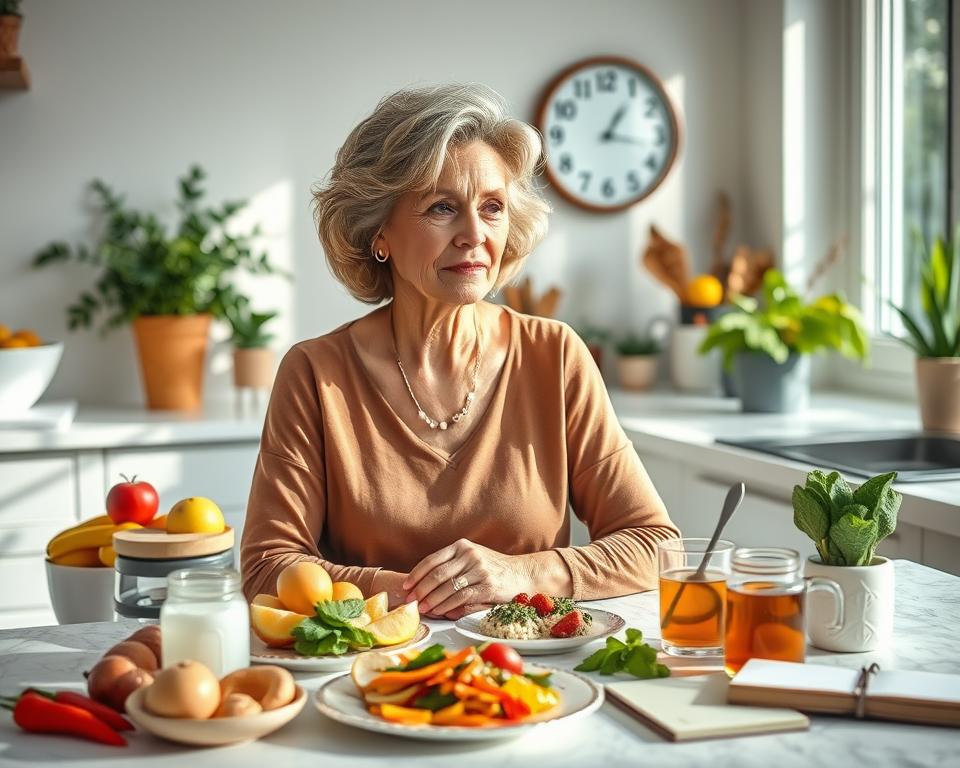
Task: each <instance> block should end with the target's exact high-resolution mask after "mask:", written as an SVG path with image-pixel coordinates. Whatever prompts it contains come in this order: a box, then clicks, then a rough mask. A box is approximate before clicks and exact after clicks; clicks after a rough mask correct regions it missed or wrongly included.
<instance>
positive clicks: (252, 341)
mask: <svg viewBox="0 0 960 768" xmlns="http://www.w3.org/2000/svg"><path fill="white" fill-rule="evenodd" d="M223 315H224V317H225V318H226V320H227V322H228V323H229V324H230V328H231V330H232V331H233V334H232V335H231V337H230V341H231V343H232V344H233V345H234V346H235V347H237V348H238V349H259V348H261V347H265V346H267V345H268V344H269V343H270V340H271V339H272V338H273V334H272V333H266V332H265V331H264V330H263V326H264V325H266V324H267V323H268V322H270V321H271V320H272V319H273V318H275V317H276V316H277V313H276V312H254V311H253V310H251V309H250V299H248V298H247V297H246V296H242V295H239V294H233V295H230V296H228V297H226V298H225V299H224V301H223Z"/></svg>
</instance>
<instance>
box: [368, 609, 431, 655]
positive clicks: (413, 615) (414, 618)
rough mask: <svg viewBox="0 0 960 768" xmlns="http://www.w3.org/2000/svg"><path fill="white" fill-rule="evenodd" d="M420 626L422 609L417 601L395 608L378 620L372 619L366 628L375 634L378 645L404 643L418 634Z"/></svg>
mask: <svg viewBox="0 0 960 768" xmlns="http://www.w3.org/2000/svg"><path fill="white" fill-rule="evenodd" d="M419 626H420V611H419V610H418V609H417V601H416V600H414V601H413V602H412V603H406V604H405V605H401V606H400V607H399V608H394V609H393V610H392V611H390V612H389V613H387V614H385V615H384V616H381V617H380V618H379V619H377V620H376V621H371V622H370V623H369V624H367V626H365V627H364V629H365V630H366V631H367V632H369V633H370V634H371V635H373V639H374V640H376V642H377V645H396V644H397V643H404V642H406V641H407V640H409V639H411V638H412V637H413V636H414V635H415V634H417V629H418V628H419Z"/></svg>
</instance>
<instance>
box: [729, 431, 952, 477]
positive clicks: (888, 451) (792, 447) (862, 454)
mask: <svg viewBox="0 0 960 768" xmlns="http://www.w3.org/2000/svg"><path fill="white" fill-rule="evenodd" d="M717 442H718V443H722V444H724V445H733V446H736V447H738V448H746V449H748V450H751V451H759V452H760V453H770V454H773V455H774V456H783V457H784V458H786V459H793V460H794V461H800V462H803V463H805V464H813V465H815V466H817V467H821V468H823V469H827V470H833V469H837V470H840V471H842V472H848V473H850V474H853V475H862V476H863V477H872V476H873V475H879V474H882V473H884V472H897V482H902V483H911V482H913V483H919V482H929V481H931V480H960V437H948V436H945V435H937V434H923V433H898V434H877V433H876V432H872V433H857V434H851V433H846V434H837V435H829V436H825V437H818V438H816V439H815V440H814V439H812V438H810V437H806V438H778V439H752V440H736V439H724V438H717Z"/></svg>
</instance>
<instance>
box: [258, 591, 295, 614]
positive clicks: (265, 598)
mask: <svg viewBox="0 0 960 768" xmlns="http://www.w3.org/2000/svg"><path fill="white" fill-rule="evenodd" d="M250 605H262V606H263V607H264V608H278V609H279V610H281V611H285V610H287V609H286V608H285V607H284V605H283V603H281V602H280V598H279V597H274V596H273V595H265V594H263V593H262V592H261V593H260V594H259V595H256V596H255V597H254V598H253V602H251V603H250Z"/></svg>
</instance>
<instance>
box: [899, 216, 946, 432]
mask: <svg viewBox="0 0 960 768" xmlns="http://www.w3.org/2000/svg"><path fill="white" fill-rule="evenodd" d="M917 240H918V248H919V249H920V252H921V259H920V298H921V308H922V313H918V314H916V315H912V314H911V313H909V312H908V311H907V310H906V309H904V308H902V307H897V306H894V305H892V304H891V306H893V308H894V310H896V312H897V313H898V314H899V315H900V318H901V319H902V320H903V325H904V327H905V328H906V329H907V334H908V335H907V336H906V337H904V338H899V341H902V342H903V343H904V344H906V345H907V346H908V347H910V349H912V350H913V351H914V352H915V353H916V355H917V368H916V370H917V396H918V398H919V401H920V416H921V419H922V421H923V428H924V429H926V430H931V431H934V432H960V228H958V229H957V233H956V234H955V235H954V241H953V243H952V244H950V243H947V242H945V241H944V240H943V238H937V240H936V241H935V242H934V244H933V247H932V248H931V249H930V252H929V253H927V249H926V248H925V247H924V244H923V241H922V240H921V239H920V238H919V237H918V238H917Z"/></svg>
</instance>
